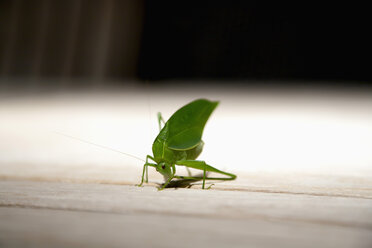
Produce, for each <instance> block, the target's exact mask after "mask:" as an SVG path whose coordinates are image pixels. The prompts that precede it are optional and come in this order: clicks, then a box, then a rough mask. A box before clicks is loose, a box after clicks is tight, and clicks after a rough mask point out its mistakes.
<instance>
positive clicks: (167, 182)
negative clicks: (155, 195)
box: [159, 164, 176, 190]
mask: <svg viewBox="0 0 372 248" xmlns="http://www.w3.org/2000/svg"><path fill="white" fill-rule="evenodd" d="M171 168H172V175H170V176H169V178H168V180H167V181H166V182H165V183H164V185H163V186H162V187H161V188H159V190H163V189H164V188H165V187H167V185H168V184H169V183H170V181H172V179H173V178H174V176H175V174H176V166H175V165H174V164H173V165H172V166H171Z"/></svg>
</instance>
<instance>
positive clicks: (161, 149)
mask: <svg viewBox="0 0 372 248" xmlns="http://www.w3.org/2000/svg"><path fill="white" fill-rule="evenodd" d="M218 103H219V102H218V101H215V102H213V101H209V100H206V99H198V100H195V101H193V102H190V103H189V104H187V105H185V106H183V107H182V108H180V109H179V110H177V111H176V112H175V113H174V114H173V115H172V116H171V117H170V118H169V120H168V121H167V122H164V119H163V117H162V115H161V113H158V124H159V129H160V132H159V134H158V136H157V137H156V138H155V140H154V143H153V145H152V152H153V156H150V155H147V156H146V162H145V164H144V165H143V172H142V179H141V183H140V184H139V185H138V186H142V185H143V183H144V181H145V182H146V183H147V182H148V167H149V166H150V167H154V168H155V169H156V171H158V172H159V173H161V174H162V175H163V176H164V180H165V183H164V184H163V185H162V187H160V188H159V190H162V189H164V188H165V187H166V186H167V185H168V184H169V183H170V182H171V180H172V179H174V178H175V179H190V180H203V184H202V188H203V189H204V188H205V180H234V179H235V178H236V175H234V174H231V173H228V172H224V171H221V170H218V169H216V168H214V167H212V166H210V165H208V164H206V163H205V162H204V161H201V160H196V158H197V157H198V156H199V155H200V153H201V152H202V150H203V146H204V142H203V141H202V139H201V137H202V134H203V130H204V126H205V124H206V122H207V121H208V119H209V117H210V115H211V114H212V112H213V111H214V109H215V108H216V107H217V105H218ZM162 123H163V127H161V124H162ZM149 159H151V160H152V161H154V162H155V163H150V162H149ZM176 165H178V166H185V167H186V168H187V169H188V168H193V169H198V170H202V171H203V176H198V177H193V176H191V175H189V176H178V175H176ZM207 172H214V173H219V174H222V175H225V176H227V177H207ZM145 174H146V179H145Z"/></svg>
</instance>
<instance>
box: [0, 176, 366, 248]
mask: <svg viewBox="0 0 372 248" xmlns="http://www.w3.org/2000/svg"><path fill="white" fill-rule="evenodd" d="M0 206H1V207H0V219H1V222H0V244H2V246H4V247H8V246H26V245H27V246H31V247H66V246H79V247H102V246H104V247H206V246H207V247H371V245H372V199H365V198H360V197H358V196H354V197H353V196H349V197H339V196H316V195H308V194H291V193H261V192H249V191H220V190H208V191H202V190H199V189H176V190H175V189H167V190H165V191H162V192H158V191H157V190H156V189H155V188H153V187H143V188H139V187H135V186H127V185H102V184H73V183H54V182H31V181H8V180H5V181H1V182H0Z"/></svg>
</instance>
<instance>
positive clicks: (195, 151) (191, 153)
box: [186, 140, 204, 160]
mask: <svg viewBox="0 0 372 248" xmlns="http://www.w3.org/2000/svg"><path fill="white" fill-rule="evenodd" d="M203 147H204V142H203V141H202V140H201V141H200V143H199V144H198V145H197V146H195V147H194V148H192V149H190V150H187V151H186V154H187V159H190V160H194V159H196V158H197V157H199V155H200V153H201V152H202V151H203Z"/></svg>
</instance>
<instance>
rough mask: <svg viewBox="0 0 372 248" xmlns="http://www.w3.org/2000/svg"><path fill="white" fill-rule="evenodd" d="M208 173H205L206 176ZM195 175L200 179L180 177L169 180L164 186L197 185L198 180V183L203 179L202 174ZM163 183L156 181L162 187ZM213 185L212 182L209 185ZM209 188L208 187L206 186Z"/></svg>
mask: <svg viewBox="0 0 372 248" xmlns="http://www.w3.org/2000/svg"><path fill="white" fill-rule="evenodd" d="M208 174H209V173H207V174H206V176H207V175H208ZM195 176H196V177H200V179H188V178H182V177H180V178H179V179H174V180H172V181H170V182H169V183H168V184H167V185H165V187H164V188H175V189H177V188H191V187H192V186H194V185H198V182H200V184H201V183H202V181H203V179H202V177H203V174H198V175H195ZM164 184H165V183H157V185H158V186H159V187H163V186H164ZM212 185H214V184H211V186H212ZM208 188H209V187H208Z"/></svg>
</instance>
